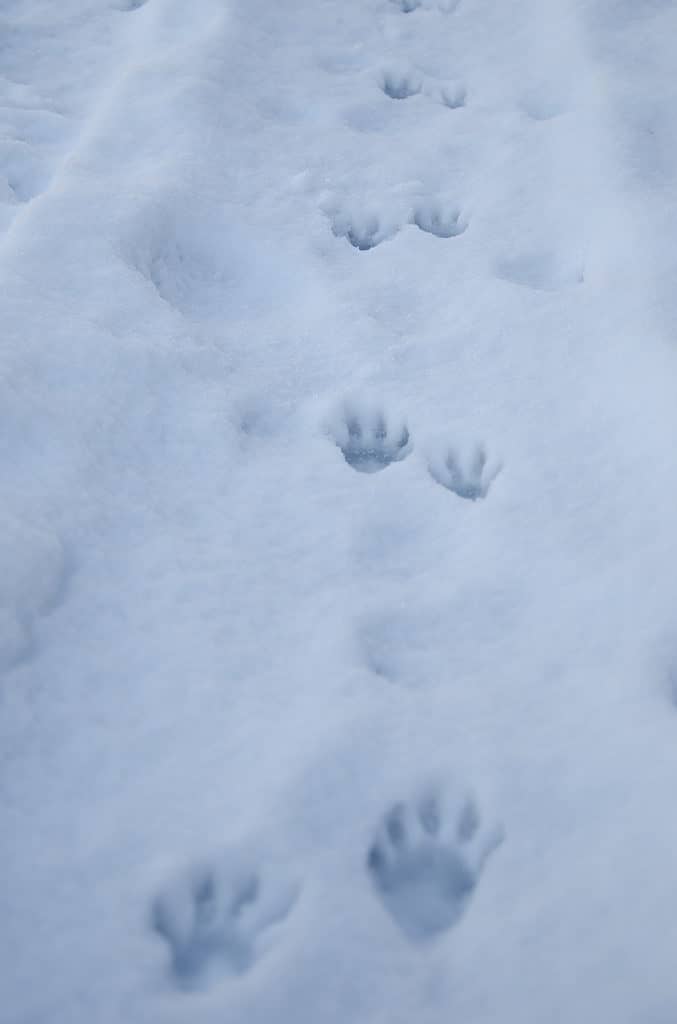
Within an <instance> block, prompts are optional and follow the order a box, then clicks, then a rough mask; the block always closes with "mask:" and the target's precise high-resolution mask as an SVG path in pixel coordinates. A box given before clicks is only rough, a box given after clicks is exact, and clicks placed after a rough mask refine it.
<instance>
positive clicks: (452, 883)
mask: <svg viewBox="0 0 677 1024" xmlns="http://www.w3.org/2000/svg"><path fill="white" fill-rule="evenodd" d="M502 839H503V832H502V829H501V828H500V826H494V827H486V826H485V825H483V823H482V820H481V816H480V812H479V809H478V807H477V804H476V803H475V801H474V800H473V799H471V798H469V797H466V799H465V800H464V801H462V802H461V803H460V804H459V805H457V806H456V807H452V808H451V811H448V810H446V808H445V806H444V804H443V801H442V799H441V794H440V793H439V792H426V793H425V794H424V795H422V796H419V797H418V798H416V799H414V800H410V801H408V802H405V801H400V802H397V803H395V804H393V805H392V806H391V807H389V808H388V809H387V810H386V812H385V813H384V814H383V815H382V818H381V820H380V821H379V822H378V823H377V826H376V828H375V830H374V837H373V840H372V841H371V843H370V844H369V846H368V849H367V851H366V856H365V869H366V874H367V877H368V879H369V881H370V883H371V886H372V889H373V891H374V892H375V894H376V895H377V897H378V898H379V900H380V902H381V904H382V905H383V907H384V909H385V911H386V912H387V913H388V914H389V915H390V917H391V918H392V920H393V922H394V923H395V924H396V925H397V926H398V928H399V929H400V930H401V931H402V933H403V935H404V936H405V937H406V938H408V939H409V940H410V941H412V942H415V943H420V942H425V941H429V940H431V939H433V938H434V937H435V936H437V935H440V934H441V933H443V932H445V931H447V930H448V929H449V928H451V927H452V926H453V925H455V924H456V923H457V922H458V921H459V920H460V918H461V917H462V915H463V913H464V912H465V910H466V908H467V906H468V903H469V901H470V899H471V897H472V894H473V892H474V891H475V889H476V887H477V885H478V883H479V881H480V878H481V876H482V872H483V869H484V866H485V864H486V861H487V859H488V857H489V856H490V854H491V853H492V852H493V851H494V850H495V849H496V847H497V846H498V845H499V844H500V843H501V841H502ZM300 893H301V889H300V886H299V885H298V884H297V883H296V882H294V881H292V880H290V879H289V878H288V877H287V876H286V874H285V872H284V870H268V871H267V872H266V871H264V870H263V869H262V867H261V865H258V864H254V865H252V864H250V863H248V861H247V859H243V858H242V857H241V856H233V855H230V856H227V857H222V858H221V859H220V860H218V861H214V862H212V863H206V864H202V865H199V866H194V867H191V868H189V870H188V871H187V872H185V873H184V874H183V875H182V876H180V877H179V878H177V879H175V880H174V881H172V882H170V883H169V884H168V885H166V886H165V888H164V889H163V890H162V891H161V892H160V893H158V895H157V896H156V897H155V899H154V900H153V902H152V904H151V914H150V924H151V927H152V929H153V931H154V932H155V934H156V935H157V936H158V937H159V938H160V939H161V940H162V942H163V943H164V946H165V950H166V954H167V957H168V967H169V974H170V978H171V980H172V982H173V983H174V984H175V985H176V986H177V987H178V988H181V989H184V990H188V991H190V990H195V989H200V988H206V987H208V986H210V985H211V984H214V983H217V982H218V981H220V980H222V979H224V978H226V977H230V978H234V977H237V976H241V975H243V974H245V973H247V972H248V971H251V970H252V969H253V968H255V966H256V964H257V963H258V962H259V961H260V959H261V958H262V957H263V956H264V955H265V954H266V953H267V952H269V951H271V950H272V949H273V948H274V946H275V944H276V941H277V940H279V939H280V938H282V935H283V933H284V929H285V923H286V922H287V921H288V919H289V917H290V916H291V914H292V913H293V911H294V908H295V906H296V905H297V903H298V900H299V897H300Z"/></svg>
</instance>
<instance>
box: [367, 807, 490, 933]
mask: <svg viewBox="0 0 677 1024" xmlns="http://www.w3.org/2000/svg"><path fill="white" fill-rule="evenodd" d="M502 840H503V831H502V829H501V828H500V827H499V826H497V827H494V828H493V829H485V828H484V827H483V826H482V823H481V820H480V814H479V811H478V808H477V805H476V804H475V802H474V801H473V800H472V799H470V798H466V800H465V801H464V802H463V803H462V804H461V806H460V808H456V811H455V813H454V814H451V815H450V816H447V815H446V814H445V812H444V810H443V807H442V803H441V800H440V798H439V796H438V795H437V794H434V793H433V794H427V795H425V796H422V797H420V798H418V799H417V800H415V801H412V802H411V803H408V804H405V803H396V804H394V805H393V806H392V807H391V808H390V809H389V810H388V811H387V812H386V814H385V815H384V817H383V819H382V821H381V823H380V826H379V828H378V831H377V835H376V838H375V839H374V842H373V843H372V844H371V846H370V847H369V851H368V854H367V871H368V874H369V877H370V879H371V882H372V885H373V887H374V889H375V891H376V893H377V894H378V896H379V898H380V900H381V902H382V904H383V906H384V907H385V909H386V911H387V912H388V913H389V914H390V916H391V917H392V918H393V920H394V921H395V923H396V924H397V925H398V926H399V927H400V929H401V930H402V932H403V933H404V934H405V935H406V936H407V938H408V939H410V940H411V941H412V942H425V941H426V940H430V939H432V938H434V937H435V936H436V935H439V934H441V933H442V932H445V931H447V930H448V929H449V928H451V927H452V926H453V925H455V924H456V923H457V922H458V921H459V919H460V918H461V916H462V915H463V913H464V911H465V909H466V907H467V905H468V903H469V901H470V898H471V896H472V894H473V892H474V890H475V888H476V886H477V883H478V882H479V880H480V878H481V875H482V871H483V868H484V865H485V863H486V861H487V859H488V857H489V856H490V854H491V853H492V852H493V851H494V850H495V849H496V847H497V846H498V845H499V844H500V843H501V842H502Z"/></svg>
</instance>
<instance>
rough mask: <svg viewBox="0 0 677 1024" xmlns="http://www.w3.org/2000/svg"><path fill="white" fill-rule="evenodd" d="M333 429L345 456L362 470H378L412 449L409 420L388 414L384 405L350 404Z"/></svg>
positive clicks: (347, 460) (369, 471) (404, 456)
mask: <svg viewBox="0 0 677 1024" xmlns="http://www.w3.org/2000/svg"><path fill="white" fill-rule="evenodd" d="M332 432H333V435H334V440H335V442H336V444H337V445H338V447H339V448H340V449H341V451H342V453H343V457H344V459H345V460H346V462H347V463H348V465H349V466H352V467H353V469H356V470H357V471H358V472H359V473H377V472H378V471H379V470H381V469H385V468H386V467H387V466H389V465H390V464H391V462H399V461H400V460H402V459H404V458H406V456H407V455H408V454H409V452H410V451H411V440H410V437H409V430H408V428H407V426H406V424H405V423H404V422H402V421H396V420H393V419H392V418H388V417H386V415H385V413H384V412H383V411H382V410H381V409H369V408H367V407H365V406H352V405H347V406H345V407H344V409H343V412H342V414H340V415H339V417H337V420H336V422H335V424H334V426H333V431H332Z"/></svg>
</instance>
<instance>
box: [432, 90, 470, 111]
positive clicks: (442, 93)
mask: <svg viewBox="0 0 677 1024" xmlns="http://www.w3.org/2000/svg"><path fill="white" fill-rule="evenodd" d="M438 95H439V98H440V102H441V103H442V104H443V105H444V106H445V107H448V108H449V110H459V109H460V107H464V106H465V101H466V99H467V93H466V91H465V89H464V87H463V86H462V85H443V86H441V87H440V90H439V94H438Z"/></svg>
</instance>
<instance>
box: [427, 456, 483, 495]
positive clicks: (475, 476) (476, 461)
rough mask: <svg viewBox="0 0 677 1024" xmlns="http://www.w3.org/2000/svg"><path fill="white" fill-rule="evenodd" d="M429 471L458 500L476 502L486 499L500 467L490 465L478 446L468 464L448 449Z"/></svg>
mask: <svg viewBox="0 0 677 1024" xmlns="http://www.w3.org/2000/svg"><path fill="white" fill-rule="evenodd" d="M429 469H430V475H431V476H432V478H433V479H434V480H436V481H437V483H438V484H441V485H442V486H443V487H446V488H447V490H448V491H451V492H452V493H453V494H456V495H457V496H458V497H459V498H466V499H467V500H468V501H478V500H479V499H482V498H486V496H487V494H488V493H489V488H490V487H491V485H492V483H493V481H494V480H495V479H496V476H497V475H498V473H499V472H500V469H501V467H500V465H498V464H494V465H490V464H489V461H488V458H487V454H486V451H485V450H484V448H483V447H482V446H481V445H479V446H478V447H477V448H476V449H475V451H474V452H473V455H472V457H471V459H470V461H469V462H463V461H462V460H461V459H460V457H459V456H458V455H457V453H456V452H455V451H454V450H453V449H450V450H449V451H448V452H447V455H446V457H445V458H444V460H443V461H442V463H441V464H439V463H437V464H435V463H432V464H431V465H430V466H429Z"/></svg>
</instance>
